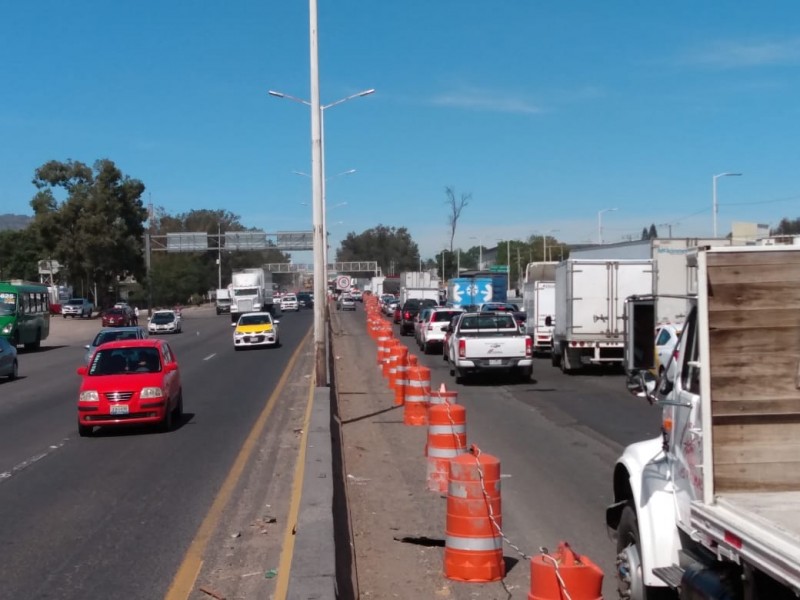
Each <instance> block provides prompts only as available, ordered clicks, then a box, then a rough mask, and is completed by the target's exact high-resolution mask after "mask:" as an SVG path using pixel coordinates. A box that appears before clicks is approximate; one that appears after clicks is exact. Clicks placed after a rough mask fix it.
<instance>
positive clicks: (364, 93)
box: [320, 88, 375, 110]
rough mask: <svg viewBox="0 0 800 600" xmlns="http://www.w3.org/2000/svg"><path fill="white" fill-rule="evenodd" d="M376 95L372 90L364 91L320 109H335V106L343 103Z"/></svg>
mask: <svg viewBox="0 0 800 600" xmlns="http://www.w3.org/2000/svg"><path fill="white" fill-rule="evenodd" d="M374 93H375V90H374V89H372V88H370V89H368V90H364V91H362V92H358V93H357V94H352V95H350V96H347V98H342V99H341V100H337V101H336V102H331V103H330V104H325V105H324V106H321V107H320V109H321V110H326V109H328V108H333V107H334V106H338V105H339V104H342V103H343V102H347V101H348V100H353V99H354V98H361V97H363V96H369V95H370V94H374Z"/></svg>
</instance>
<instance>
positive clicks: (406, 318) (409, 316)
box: [403, 311, 411, 321]
mask: <svg viewBox="0 0 800 600" xmlns="http://www.w3.org/2000/svg"><path fill="white" fill-rule="evenodd" d="M403 318H404V319H405V320H406V321H410V320H411V313H410V312H408V311H406V314H405V316H404V317H403Z"/></svg>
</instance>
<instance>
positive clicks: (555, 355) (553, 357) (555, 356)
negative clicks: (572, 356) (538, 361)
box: [550, 346, 561, 367]
mask: <svg viewBox="0 0 800 600" xmlns="http://www.w3.org/2000/svg"><path fill="white" fill-rule="evenodd" d="M550 364H552V365H553V366H554V367H560V366H561V354H559V350H558V349H557V348H556V347H555V346H553V349H552V350H551V351H550Z"/></svg>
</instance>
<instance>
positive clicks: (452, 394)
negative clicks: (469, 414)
mask: <svg viewBox="0 0 800 600" xmlns="http://www.w3.org/2000/svg"><path fill="white" fill-rule="evenodd" d="M457 402H458V391H456V390H448V389H447V387H445V385H444V384H442V385H440V386H439V389H438V390H433V389H431V399H430V406H429V408H430V407H431V406H433V405H434V404H445V403H447V404H455V403H457Z"/></svg>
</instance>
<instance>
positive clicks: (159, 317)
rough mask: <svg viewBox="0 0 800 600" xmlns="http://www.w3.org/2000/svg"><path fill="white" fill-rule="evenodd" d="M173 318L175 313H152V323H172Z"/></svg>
mask: <svg viewBox="0 0 800 600" xmlns="http://www.w3.org/2000/svg"><path fill="white" fill-rule="evenodd" d="M174 320H175V315H173V314H172V313H156V314H154V315H153V323H156V324H158V325H165V324H167V323H172V322H173V321H174Z"/></svg>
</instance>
